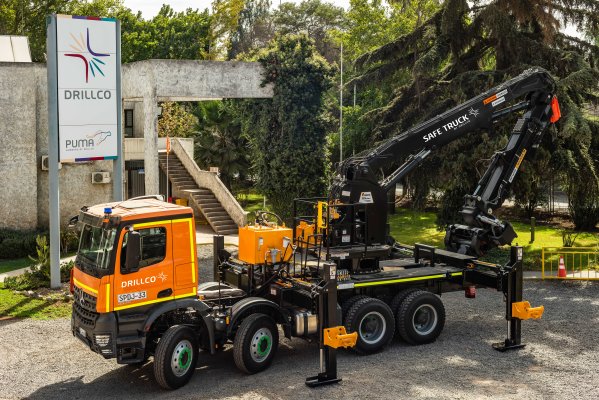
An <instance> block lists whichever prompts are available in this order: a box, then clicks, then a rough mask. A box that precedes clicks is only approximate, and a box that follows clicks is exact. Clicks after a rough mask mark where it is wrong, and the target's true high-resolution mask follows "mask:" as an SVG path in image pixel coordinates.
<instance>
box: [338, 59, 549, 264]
mask: <svg viewBox="0 0 599 400" xmlns="http://www.w3.org/2000/svg"><path fill="white" fill-rule="evenodd" d="M555 90H556V87H555V81H554V80H553V78H552V77H551V75H550V74H549V73H548V72H547V71H545V70H543V69H541V68H534V69H529V70H527V71H525V72H523V73H522V74H520V75H518V76H516V77H514V78H512V79H510V80H508V81H506V82H504V83H502V84H500V85H498V86H496V87H494V88H492V89H490V90H487V91H486V92H484V93H482V94H480V95H479V96H476V97H474V98H472V99H470V100H468V101H466V102H464V103H462V104H460V105H458V106H456V107H454V108H452V109H451V110H449V111H447V112H445V113H443V114H441V115H438V116H435V117H434V118H432V119H429V120H427V121H425V122H423V123H421V124H419V125H417V126H415V127H413V128H411V129H409V130H408V131H406V132H403V133H401V134H399V135H397V136H394V137H392V138H390V139H388V140H386V141H384V142H383V143H381V144H380V145H378V146H377V147H376V148H374V149H373V150H371V151H368V152H366V153H363V154H361V155H358V156H355V157H351V158H348V159H346V160H344V161H343V162H342V163H341V164H340V165H339V167H338V169H337V173H336V176H335V177H334V179H333V183H332V186H331V190H330V196H331V197H330V200H329V204H331V205H334V204H335V203H339V204H354V203H359V204H368V205H369V206H368V207H364V208H352V209H350V211H347V210H345V209H343V210H342V209H340V210H339V212H338V215H335V216H334V218H333V219H332V221H331V222H330V233H329V235H330V237H329V238H328V240H329V243H330V244H331V245H333V246H334V245H343V244H349V243H350V242H362V243H365V244H385V243H387V244H392V243H389V242H390V241H392V240H391V238H390V237H389V228H388V223H387V201H388V200H387V198H388V197H387V192H389V191H390V190H394V188H395V185H396V183H397V182H399V181H400V180H401V179H402V178H404V177H405V176H406V175H407V174H408V173H409V172H411V171H412V170H414V168H416V167H417V166H418V165H420V164H421V163H422V162H423V161H424V160H425V159H426V157H427V156H429V155H430V154H431V153H432V152H433V151H435V150H436V149H439V148H440V147H442V146H444V145H446V144H448V143H450V142H452V141H454V140H456V139H458V138H460V137H463V136H464V135H466V134H467V133H470V132H474V131H479V130H489V129H490V128H491V127H492V124H493V123H494V122H496V121H497V120H499V119H501V118H503V117H505V116H507V115H510V114H512V113H516V112H523V114H522V116H521V117H520V118H519V119H518V121H517V122H516V124H515V125H514V128H513V130H512V133H511V136H510V138H509V141H508V144H507V145H506V146H505V148H504V149H502V150H501V151H498V152H496V153H495V155H494V156H493V158H492V161H491V163H490V164H489V166H488V168H487V171H486V172H485V174H484V175H483V177H482V178H481V179H480V181H479V183H478V185H477V187H476V189H475V191H474V193H473V194H472V195H467V196H465V203H464V206H463V207H462V210H461V214H462V215H463V218H464V224H455V225H451V226H449V227H448V229H447V232H446V236H445V245H446V247H447V249H448V250H451V251H454V252H458V253H461V254H468V255H472V256H480V255H482V254H484V253H485V252H486V251H488V250H489V249H491V248H493V247H496V246H501V245H505V244H510V243H511V242H512V240H513V239H514V238H515V237H516V236H517V235H516V233H515V231H514V229H513V228H512V226H511V224H510V223H509V222H507V221H501V220H499V219H498V218H497V217H495V216H494V215H493V211H494V210H496V209H497V208H499V207H500V206H501V205H502V203H503V202H504V200H505V199H506V196H507V195H508V193H509V188H510V185H511V184H512V182H513V180H514V177H515V176H516V173H517V171H518V168H519V167H520V165H521V163H522V161H523V160H524V158H525V157H526V156H527V155H530V154H531V153H532V152H533V150H534V149H535V148H536V147H538V145H539V143H540V141H541V138H542V135H543V133H544V132H545V131H546V129H547V127H548V126H549V124H550V123H554V122H555V121H557V120H558V119H559V117H560V111H559V105H558V103H557V98H556V97H555V96H554V93H555ZM519 98H522V100H521V101H520V102H517V103H515V104H512V103H513V102H514V100H516V99H519ZM401 160H404V162H403V164H401V165H400V166H399V167H398V168H396V169H395V170H394V171H392V172H391V173H390V174H387V175H383V174H384V170H385V169H386V168H389V166H390V165H394V164H395V165H396V164H397V163H398V162H399V161H401Z"/></svg>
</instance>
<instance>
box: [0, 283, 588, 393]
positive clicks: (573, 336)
mask: <svg viewBox="0 0 599 400" xmlns="http://www.w3.org/2000/svg"><path fill="white" fill-rule="evenodd" d="M525 297H526V299H527V300H530V301H531V302H532V303H533V305H537V304H544V305H545V307H546V312H545V316H544V317H543V319H542V320H539V321H526V322H524V323H523V337H524V341H525V342H526V343H527V346H526V348H524V349H522V350H519V351H514V352H508V353H499V352H496V351H494V350H493V349H492V348H491V343H493V342H494V341H499V340H502V339H503V338H504V337H505V336H504V335H505V328H506V324H505V321H504V320H503V310H504V303H503V302H502V296H501V295H500V293H498V292H495V291H492V290H479V291H478V295H477V298H476V299H474V300H468V299H465V298H464V297H463V295H462V294H461V293H453V294H449V295H444V296H443V301H444V303H445V306H446V309H447V323H446V325H445V329H444V331H443V333H442V334H441V336H440V337H439V339H438V340H437V341H436V342H435V343H433V344H429V345H425V346H418V347H412V346H408V345H406V344H404V343H402V342H400V341H399V340H394V341H393V343H392V344H391V345H390V346H389V347H388V348H386V349H385V350H384V351H383V352H381V353H379V354H375V355H370V356H356V355H354V354H352V353H350V352H348V351H341V352H340V354H339V375H340V376H341V377H342V378H343V381H342V382H341V383H340V384H337V385H334V386H329V387H323V388H318V389H309V388H307V387H306V386H305V385H304V380H305V378H306V377H307V376H310V375H314V374H316V373H317V372H318V349H317V347H316V346H315V345H314V344H309V343H306V342H304V341H303V340H300V339H293V340H291V341H289V340H286V339H283V340H281V343H280V347H279V352H278V354H277V357H276V358H275V361H274V363H273V365H272V366H271V368H270V369H268V370H267V371H265V372H262V373H260V374H257V375H251V376H248V375H244V374H243V373H241V372H240V371H238V370H237V369H236V367H235V364H234V362H233V354H232V351H231V349H226V350H225V351H223V352H221V353H219V354H217V355H215V356H210V355H204V354H201V357H200V360H199V363H198V367H197V371H196V374H195V376H194V377H193V378H192V380H191V382H190V383H189V384H188V385H187V386H185V387H183V388H181V389H179V390H177V391H165V390H163V389H161V388H160V387H159V386H158V385H157V384H156V383H155V382H154V380H153V377H152V363H151V362H150V363H148V364H146V365H145V366H143V367H142V368H137V369H136V368H133V367H129V366H120V365H117V364H116V363H115V362H114V361H113V360H104V359H103V358H102V357H100V356H99V355H97V354H95V353H92V352H91V351H89V350H88V349H87V348H85V346H84V345H83V344H82V343H80V342H79V341H78V340H76V339H75V338H73V336H72V335H71V333H70V331H69V321H68V320H54V321H32V320H20V321H19V320H8V321H0V398H9V399H12V398H25V397H26V398H30V399H44V400H46V399H85V400H91V399H101V398H127V399H139V398H158V399H163V398H164V399H196V398H198V399H199V398H215V399H263V398H264V399H297V398H306V399H311V398H314V399H317V398H318V399H320V398H326V399H329V398H343V399H375V398H376V399H491V398H492V399H514V398H518V399H597V398H599V374H598V373H597V372H598V369H599V345H598V341H597V336H598V333H599V284H592V283H573V282H553V283H548V282H526V293H525Z"/></svg>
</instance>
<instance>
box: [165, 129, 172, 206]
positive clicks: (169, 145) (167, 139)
mask: <svg viewBox="0 0 599 400" xmlns="http://www.w3.org/2000/svg"><path fill="white" fill-rule="evenodd" d="M170 153H171V138H170V137H168V135H166V201H169V199H168V186H169V185H168V183H169V177H170V175H169V174H168V156H169V154H170Z"/></svg>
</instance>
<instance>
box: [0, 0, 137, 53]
mask: <svg viewBox="0 0 599 400" xmlns="http://www.w3.org/2000/svg"><path fill="white" fill-rule="evenodd" d="M123 10H125V8H124V6H123V2H122V0H94V1H91V2H89V3H88V2H85V1H83V0H78V1H70V0H29V1H25V0H3V1H2V2H1V3H0V35H23V36H27V37H28V38H29V48H30V50H31V58H32V60H33V61H34V62H45V61H46V16H48V15H50V14H74V15H101V16H110V15H113V14H116V13H118V12H121V11H123ZM129 12H130V10H129Z"/></svg>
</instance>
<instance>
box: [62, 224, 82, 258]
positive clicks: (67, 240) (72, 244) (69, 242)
mask: <svg viewBox="0 0 599 400" xmlns="http://www.w3.org/2000/svg"><path fill="white" fill-rule="evenodd" d="M78 247H79V235H78V234H77V231H76V230H74V229H62V230H61V231H60V254H68V253H69V251H74V250H77V248H78Z"/></svg>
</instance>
